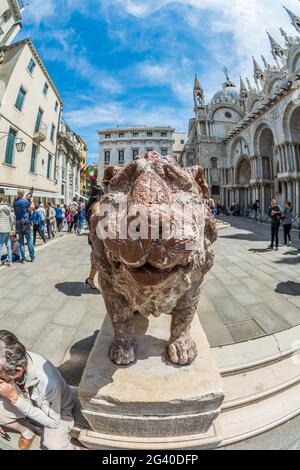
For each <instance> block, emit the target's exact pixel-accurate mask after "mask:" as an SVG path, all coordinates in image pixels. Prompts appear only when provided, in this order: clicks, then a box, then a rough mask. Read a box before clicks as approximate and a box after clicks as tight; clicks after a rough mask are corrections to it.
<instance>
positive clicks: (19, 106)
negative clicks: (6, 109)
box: [15, 87, 26, 111]
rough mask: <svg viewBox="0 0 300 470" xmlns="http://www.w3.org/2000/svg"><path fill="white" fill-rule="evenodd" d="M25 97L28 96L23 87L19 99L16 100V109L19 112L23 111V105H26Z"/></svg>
mask: <svg viewBox="0 0 300 470" xmlns="http://www.w3.org/2000/svg"><path fill="white" fill-rule="evenodd" d="M25 96H26V91H25V90H24V88H23V87H21V88H20V90H19V93H18V96H17V99H16V103H15V107H16V108H17V109H18V110H19V111H22V108H23V104H24V100H25Z"/></svg>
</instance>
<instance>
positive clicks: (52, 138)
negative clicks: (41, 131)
mask: <svg viewBox="0 0 300 470" xmlns="http://www.w3.org/2000/svg"><path fill="white" fill-rule="evenodd" d="M54 133H55V125H54V124H52V127H51V140H52V142H54Z"/></svg>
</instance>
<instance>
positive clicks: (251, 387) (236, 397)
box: [222, 356, 300, 410]
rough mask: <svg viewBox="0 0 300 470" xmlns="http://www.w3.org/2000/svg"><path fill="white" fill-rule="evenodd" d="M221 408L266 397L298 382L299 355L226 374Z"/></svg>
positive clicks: (299, 376) (234, 406)
mask: <svg viewBox="0 0 300 470" xmlns="http://www.w3.org/2000/svg"><path fill="white" fill-rule="evenodd" d="M223 380H224V385H225V388H224V394H225V400H224V403H223V405H222V410H227V409H233V408H236V407H239V406H243V405H246V404H249V403H253V402H256V401H259V400H263V399H266V398H268V397H271V396H272V395H275V394H278V393H279V392H281V391H284V390H286V389H288V388H290V387H291V386H293V385H297V384H299V383H300V368H299V357H298V356H290V357H286V358H283V359H282V360H279V361H277V362H273V363H271V364H267V365H263V366H260V367H257V368H255V369H251V370H248V371H245V372H239V373H238V374H237V373H235V374H232V375H226V376H224V377H223Z"/></svg>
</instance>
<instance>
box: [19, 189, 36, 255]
mask: <svg viewBox="0 0 300 470" xmlns="http://www.w3.org/2000/svg"><path fill="white" fill-rule="evenodd" d="M17 194H18V197H17V199H15V201H14V204H13V208H14V211H15V217H16V232H17V234H18V235H19V243H20V251H21V256H22V259H21V263H25V261H27V260H26V252H25V239H26V241H27V244H28V249H29V255H30V260H31V262H32V263H33V262H34V261H35V257H36V253H35V248H34V245H33V238H32V230H31V222H30V216H31V213H32V211H33V209H34V204H33V200H32V197H30V198H29V197H27V198H25V197H24V195H25V191H24V189H18V192H17Z"/></svg>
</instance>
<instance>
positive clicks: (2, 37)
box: [0, 0, 25, 47]
mask: <svg viewBox="0 0 300 470" xmlns="http://www.w3.org/2000/svg"><path fill="white" fill-rule="evenodd" d="M24 8H25V3H24V2H23V1H21V0H0V47H3V46H9V45H10V44H11V43H12V41H13V40H14V38H15V37H16V35H17V34H18V32H19V31H20V29H21V28H22V12H23V10H24Z"/></svg>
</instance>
